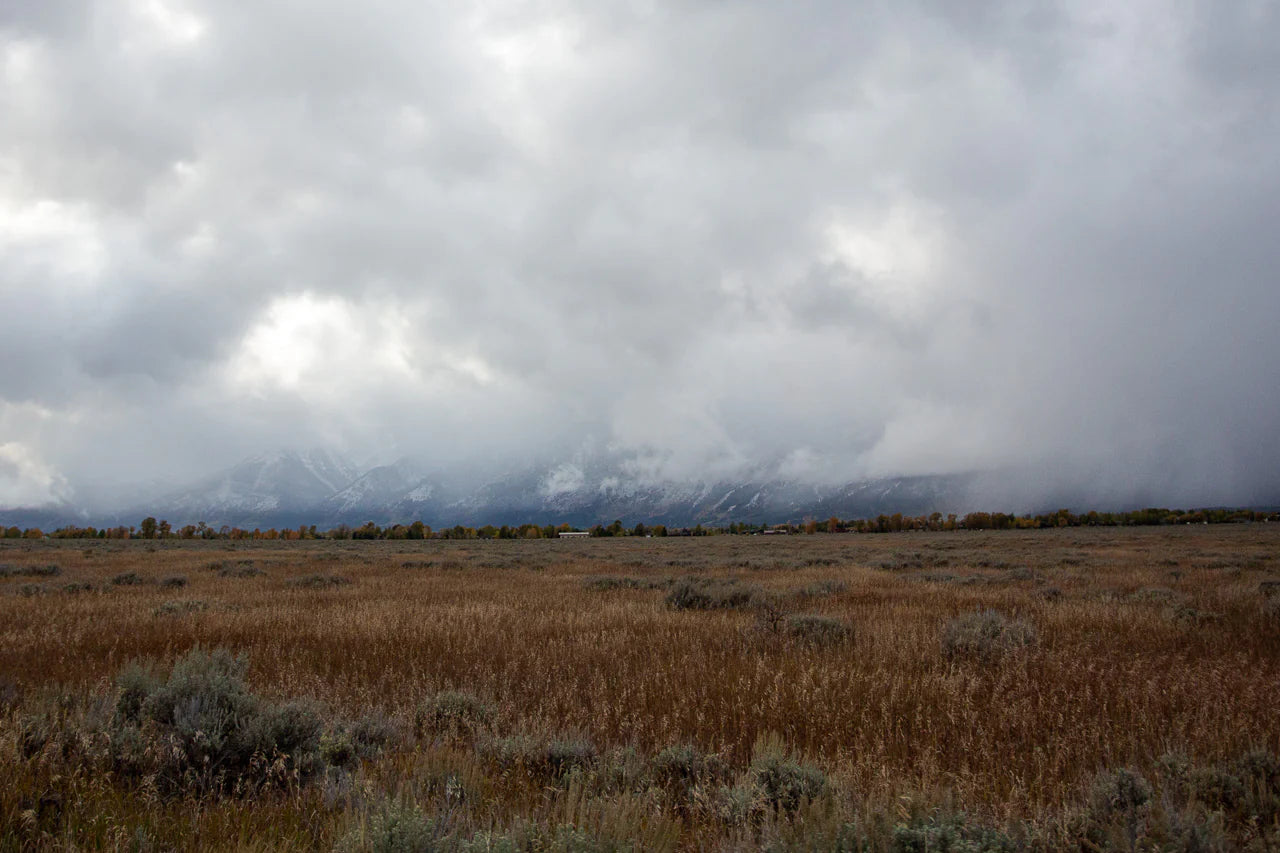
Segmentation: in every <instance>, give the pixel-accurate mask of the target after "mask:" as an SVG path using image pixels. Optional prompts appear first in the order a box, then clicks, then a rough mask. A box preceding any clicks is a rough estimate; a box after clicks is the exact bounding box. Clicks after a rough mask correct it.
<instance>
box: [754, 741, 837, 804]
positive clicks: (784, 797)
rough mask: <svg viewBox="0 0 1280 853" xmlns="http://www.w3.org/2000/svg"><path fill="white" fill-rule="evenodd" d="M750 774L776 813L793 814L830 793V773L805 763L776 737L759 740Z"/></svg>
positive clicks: (756, 787)
mask: <svg viewBox="0 0 1280 853" xmlns="http://www.w3.org/2000/svg"><path fill="white" fill-rule="evenodd" d="M748 774H749V777H750V780H751V783H752V784H753V785H754V786H755V789H756V790H757V791H758V792H759V794H760V797H761V799H762V800H763V802H764V803H765V804H766V805H768V806H769V807H770V808H772V809H774V810H776V811H781V812H786V813H793V812H795V811H796V809H798V808H799V807H800V806H801V804H802V803H805V802H809V801H810V800H814V799H816V798H817V797H819V796H821V795H822V794H823V793H825V792H826V790H827V776H826V774H825V773H823V772H822V771H821V770H819V769H818V768H817V767H815V766H813V765H812V764H808V763H806V762H804V761H802V760H801V759H800V758H799V757H798V756H797V755H795V754H794V753H792V752H791V751H789V750H788V749H787V748H786V746H785V745H784V744H783V741H782V739H781V738H780V737H778V736H776V735H772V734H767V735H763V736H761V737H760V738H758V739H757V740H756V744H755V748H754V749H753V750H752V753H751V766H750V768H749V769H748Z"/></svg>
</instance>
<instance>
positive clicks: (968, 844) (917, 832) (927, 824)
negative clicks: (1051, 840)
mask: <svg viewBox="0 0 1280 853" xmlns="http://www.w3.org/2000/svg"><path fill="white" fill-rule="evenodd" d="M1023 849H1024V847H1023V845H1021V844H1020V843H1019V842H1018V841H1017V840H1016V839H1014V838H1011V837H1010V836H1009V835H1007V834H1005V833H1004V832H1001V831H1000V830H997V829H993V828H991V827H987V826H981V825H976V824H970V823H969V822H968V819H967V818H966V816H965V815H964V814H954V815H931V816H929V817H928V818H925V819H916V820H913V821H910V822H909V823H904V824H898V825H897V826H896V827H894V830H893V853H1017V851H1021V850H1023Z"/></svg>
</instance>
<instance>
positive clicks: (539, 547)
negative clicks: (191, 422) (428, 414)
mask: <svg viewBox="0 0 1280 853" xmlns="http://www.w3.org/2000/svg"><path fill="white" fill-rule="evenodd" d="M0 780H3V781H2V782H0V850H26V849H134V850H172V849H177V850H188V849H209V850H237V849H242V850H267V849H297V850H332V849H335V848H336V849H342V850H388V851H398V850H459V851H468V850H566V851H569V850H573V851H579V850H580V851H596V850H600V851H604V850H632V849H633V850H709V851H718V850H753V849H775V850H885V851H932V850H937V851H947V850H957V851H981V850H1023V849H1037V850H1086V851H1087V850H1185V851H1193V850H1280V524H1270V523H1254V524H1223V525H1215V526H1201V525H1193V526H1178V527H1161V528H1106V529H1103V528H1071V529H1065V530H1034V531H990V532H979V531H956V532H945V533H943V532H938V533H922V532H921V533H897V534H883V535H857V534H816V535H793V536H767V537H766V536H708V537H698V538H668V539H647V538H635V537H630V538H616V539H591V540H574V541H569V540H560V541H555V540H530V541H501V540H494V541H476V540H469V541H448V542H446V541H381V542H361V541H340V542H339V541H300V542H227V541H215V542H201V541H194V542H189V541H176V540H161V541H143V540H130V541H117V540H109V541H100V540H98V541H95V540H90V541H62V542H54V541H3V542H0Z"/></svg>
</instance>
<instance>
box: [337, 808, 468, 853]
mask: <svg viewBox="0 0 1280 853" xmlns="http://www.w3.org/2000/svg"><path fill="white" fill-rule="evenodd" d="M444 839H445V833H444V832H442V831H441V826H440V824H439V822H437V821H436V820H433V819H432V818H430V817H428V816H427V815H426V814H424V813H423V812H422V810H420V809H419V808H418V807H417V806H415V805H413V804H411V803H404V802H391V803H387V804H385V805H383V806H382V807H381V808H380V809H378V810H377V811H375V812H372V813H371V814H369V815H368V816H367V817H366V818H365V820H364V822H363V824H362V825H360V826H356V827H353V828H352V829H351V830H350V831H349V832H348V833H347V834H346V835H345V836H344V837H343V838H342V840H341V841H340V842H338V846H337V851H338V853H435V851H443V850H447V849H449V848H448V847H446V846H445V843H444Z"/></svg>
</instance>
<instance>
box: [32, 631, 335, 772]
mask: <svg viewBox="0 0 1280 853" xmlns="http://www.w3.org/2000/svg"><path fill="white" fill-rule="evenodd" d="M246 667H247V663H246V661H245V660H244V659H243V658H238V657H235V656H234V655H232V654H231V653H230V652H228V651H226V650H225V649H215V650H213V651H211V652H205V651H202V650H200V649H195V650H193V651H191V652H189V653H188V654H187V655H185V656H184V657H182V658H179V659H178V660H177V661H176V662H175V663H174V664H173V667H172V668H171V670H170V671H169V672H168V674H167V675H161V674H160V673H159V672H158V671H157V670H156V668H155V667H154V666H152V665H149V664H145V663H138V662H135V663H131V664H128V665H126V666H125V667H124V668H123V669H122V670H121V671H120V673H119V675H118V676H117V678H116V689H115V695H114V700H113V701H112V702H111V703H106V704H104V703H101V702H91V703H90V704H89V705H88V706H87V707H81V708H79V709H77V708H76V707H75V706H74V704H68V703H67V702H66V701H64V700H59V701H58V702H57V703H55V704H54V705H52V706H50V708H51V709H52V710H50V709H46V710H45V711H44V712H43V713H41V714H37V715H35V716H33V717H31V718H30V719H29V720H27V721H26V725H25V727H24V732H25V735H24V738H25V739H24V744H25V749H24V752H25V753H26V754H28V755H33V754H35V753H36V752H40V751H42V750H44V749H46V748H47V746H48V745H49V744H51V743H53V744H56V745H57V754H58V756H59V757H60V759H61V760H63V761H66V762H69V763H71V764H74V765H79V766H86V767H89V768H93V769H99V770H106V771H110V772H112V773H113V774H115V776H116V777H117V778H120V779H122V780H125V781H132V782H146V783H147V784H148V785H149V786H151V787H153V788H154V789H155V790H157V791H159V792H160V793H165V794H170V793H177V792H180V791H202V792H205V791H215V792H231V791H235V792H248V791H252V790H256V789H258V788H261V787H263V786H265V785H268V784H277V785H285V784H295V783H299V782H305V781H308V780H309V779H310V778H311V777H312V776H313V775H314V774H315V773H316V772H317V771H318V769H319V760H318V748H319V740H320V732H321V729H322V724H321V718H320V714H319V712H318V710H317V709H316V708H315V706H313V705H312V704H311V703H308V702H305V701H293V702H286V703H283V704H280V705H275V704H271V703H268V702H265V701H263V700H262V699H260V698H258V697H257V696H255V695H254V694H253V693H251V692H250V691H249V689H248V687H247V685H246V684H245V681H244V675H245V670H246Z"/></svg>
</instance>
